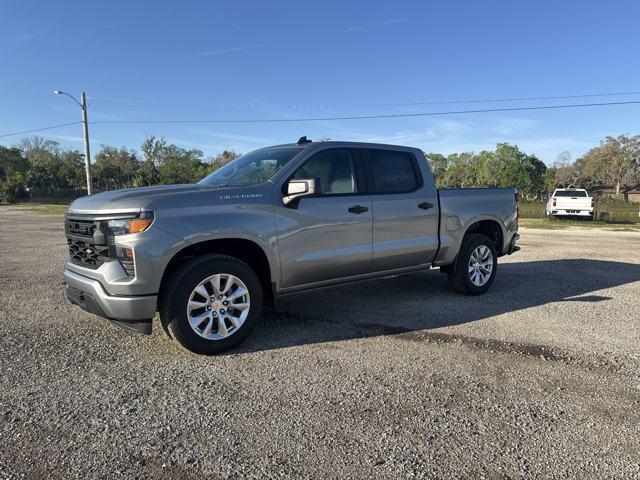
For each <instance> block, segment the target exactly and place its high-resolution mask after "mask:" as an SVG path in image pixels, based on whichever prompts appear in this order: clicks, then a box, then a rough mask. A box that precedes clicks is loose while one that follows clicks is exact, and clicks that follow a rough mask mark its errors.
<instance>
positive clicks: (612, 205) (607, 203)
mask: <svg viewBox="0 0 640 480" xmlns="http://www.w3.org/2000/svg"><path fill="white" fill-rule="evenodd" d="M595 205H596V206H595V219H596V220H602V221H607V222H633V223H637V222H640V204H637V203H625V202H624V201H622V200H617V199H615V198H611V197H605V196H601V197H596V202H595ZM545 210H546V203H545V202H529V201H522V202H520V216H521V217H522V218H545V216H546V214H545Z"/></svg>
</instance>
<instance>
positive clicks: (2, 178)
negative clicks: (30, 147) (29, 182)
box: [0, 146, 29, 203]
mask: <svg viewBox="0 0 640 480" xmlns="http://www.w3.org/2000/svg"><path fill="white" fill-rule="evenodd" d="M28 171H29V162H28V160H27V159H26V158H25V157H24V155H23V154H22V152H21V150H20V149H19V148H16V147H13V148H6V147H3V146H0V200H2V201H5V202H9V203H11V202H14V201H15V200H16V199H17V198H18V197H20V195H22V194H23V193H24V186H25V180H26V178H27V173H28Z"/></svg>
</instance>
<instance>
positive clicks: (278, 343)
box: [230, 259, 640, 354]
mask: <svg viewBox="0 0 640 480" xmlns="http://www.w3.org/2000/svg"><path fill="white" fill-rule="evenodd" d="M638 280H640V265H639V264H632V263H622V262H611V261H604V260H589V259H568V260H541V261H532V262H517V263H506V264H500V265H499V266H498V274H497V277H496V280H495V282H494V284H493V286H492V287H491V289H490V290H489V292H487V293H486V294H485V295H481V296H478V297H471V296H465V295H461V294H458V293H455V292H453V291H451V290H450V289H449V286H448V283H447V279H446V277H445V276H444V275H441V274H440V273H439V272H437V271H424V272H416V273H412V274H407V275H402V276H398V277H393V278H386V279H379V280H375V281H366V282H359V283H353V284H348V285H342V286H338V287H332V288H328V289H324V290H317V291H314V292H307V293H301V294H297V295H290V296H286V297H283V298H282V299H281V301H280V302H279V306H278V309H277V310H276V311H270V312H266V313H265V314H264V315H263V318H262V319H261V320H260V322H259V323H258V325H257V327H256V329H255V331H254V332H253V334H252V335H251V336H250V337H249V338H248V339H247V340H246V341H245V342H244V343H243V344H242V345H241V346H239V347H238V348H237V349H234V350H233V351H232V352H230V353H236V354H237V353H242V352H251V351H260V350H271V349H278V348H285V347H292V346H298V345H308V344H319V343H325V342H335V341H340V340H350V339H356V338H365V337H375V336H380V335H391V334H407V333H410V332H421V331H428V330H430V329H434V328H438V327H446V326H450V325H458V324H462V323H468V322H475V321H477V320H482V319H485V318H489V317H493V316H496V315H501V314H505V313H510V312H517V311H519V310H524V309H527V308H531V307H538V306H544V305H549V304H552V303H557V302H567V303H569V302H592V303H594V305H593V307H592V308H606V302H607V301H609V300H611V297H609V296H606V295H600V294H594V293H593V292H597V291H599V290H603V289H607V288H611V287H616V286H619V285H624V284H627V283H631V282H636V281H638ZM568 311H569V310H567V312H568ZM557 321H559V322H562V321H563V318H562V316H559V317H558V318H557ZM434 334H435V333H434Z"/></svg>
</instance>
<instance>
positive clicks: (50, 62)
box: [0, 0, 640, 163]
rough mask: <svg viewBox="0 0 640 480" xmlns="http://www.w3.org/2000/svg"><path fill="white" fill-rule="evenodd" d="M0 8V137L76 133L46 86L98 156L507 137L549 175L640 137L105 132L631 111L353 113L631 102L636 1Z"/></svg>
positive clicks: (527, 126)
mask: <svg viewBox="0 0 640 480" xmlns="http://www.w3.org/2000/svg"><path fill="white" fill-rule="evenodd" d="M0 12H1V16H2V19H3V22H2V23H3V28H2V29H1V30H0V45H1V47H0V65H2V69H1V70H0V135H1V134H4V133H11V132H15V131H20V130H28V129H31V128H38V127H45V126H48V125H53V124H59V123H66V122H72V121H75V120H79V117H80V112H79V108H78V107H77V105H75V104H74V103H73V102H72V101H71V100H70V99H68V98H66V97H61V96H56V95H53V94H52V90H54V89H56V88H59V89H62V90H65V91H68V92H70V93H73V94H74V95H76V96H77V95H78V94H79V92H80V91H81V90H85V91H86V92H87V94H88V95H89V97H90V98H91V100H90V106H89V120H90V121H95V122H97V123H96V124H95V125H91V127H90V131H91V139H92V149H93V153H95V152H96V151H97V149H98V148H99V147H100V145H101V144H111V145H116V146H121V145H123V146H128V147H134V148H139V146H140V144H141V143H142V141H143V140H144V138H145V136H146V135H149V134H153V135H156V136H164V137H166V138H167V139H168V140H169V141H171V142H173V143H176V144H178V145H180V146H182V147H185V148H191V147H193V148H199V149H201V150H203V151H204V152H205V153H206V154H214V153H216V152H219V151H221V150H223V149H225V148H233V149H235V150H237V151H241V152H243V151H247V150H250V149H253V148H257V147H261V146H265V145H268V144H273V143H285V142H291V141H295V140H296V139H297V138H298V137H300V136H301V135H307V136H308V137H310V138H312V139H317V138H319V137H330V138H331V139H335V140H365V141H379V142H385V143H396V144H404V145H412V146H417V147H420V148H423V149H424V150H426V151H430V152H443V153H450V152H456V151H479V150H482V149H486V148H492V147H493V146H494V145H495V143H496V142H498V141H508V142H513V143H517V144H518V145H520V146H521V148H522V149H523V150H525V151H526V152H528V153H533V154H536V155H538V156H539V157H540V158H541V159H543V160H544V161H545V162H547V163H551V162H553V161H554V160H555V159H556V156H557V155H558V153H560V152H562V151H564V150H568V151H570V152H571V154H572V155H573V157H574V158H576V157H578V156H579V155H580V154H582V153H584V152H585V151H586V150H588V149H589V148H590V147H591V146H595V145H597V143H598V142H599V140H600V139H601V138H603V137H605V136H607V135H617V134H620V133H634V134H638V133H640V122H639V120H640V105H626V106H611V107H595V108H588V109H571V110H546V111H521V112H500V113H484V114H456V115H449V116H440V117H411V118H398V119H377V120H359V121H346V120H341V121H338V120H336V121H331V122H306V123H276V124H124V125H123V124H113V123H112V124H109V123H101V122H106V121H114V120H116V121H117V120H211V119H247V118H282V119H285V118H298V117H332V116H352V115H375V114H392V113H416V112H429V111H443V110H461V109H469V108H473V109H477V108H492V107H496V106H507V107H514V106H529V105H543V104H553V103H576V102H578V103H586V102H590V101H621V100H640V94H636V95H626V96H615V97H601V98H600V97H599V98H587V99H573V100H572V99H567V100H553V101H552V100H546V101H543V100H538V101H529V102H509V103H500V104H496V103H474V104H457V105H456V104H449V105H405V106H377V107H372V106H361V105H362V104H385V103H412V102H430V101H448V100H465V99H470V100H473V99H486V98H511V97H531V96H536V97H537V96H553V95H580V94H593V93H609V92H633V91H640V58H639V57H640V28H638V25H637V23H638V18H640V3H639V2H636V1H628V2H625V1H615V2H601V1H600V2H595V1H530V2H524V1H513V0H511V1H483V2H480V1H450V2H426V1H416V2H403V1H395V2H352V1H346V0H342V1H339V2H338V1H333V0H330V1H324V2H313V3H311V2H309V3H306V4H304V2H278V1H272V2H242V1H235V2H231V1H229V2H226V1H216V2H214V1H195V0H194V1H181V2H177V1H175V2H167V1H159V0H157V1H155V2H131V1H114V0H111V1H109V2H86V1H83V2H77V1H62V2H48V1H44V0H43V1H40V2H34V1H28V0H21V1H15V0H5V1H4V2H2V6H0ZM354 104H355V105H358V106H353V105H354ZM81 134H82V131H81V126H80V125H73V126H69V127H64V128H59V129H55V130H49V131H46V132H41V133H39V134H38V135H41V136H43V137H46V138H50V139H53V140H57V141H59V142H60V143H61V144H63V145H65V146H69V147H72V148H78V149H80V148H81V147H82V143H81V142H82V139H81ZM19 139H20V136H16V137H5V138H0V144H4V145H11V144H14V143H16V142H17V141H19Z"/></svg>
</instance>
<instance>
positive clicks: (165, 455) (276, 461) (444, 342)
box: [0, 207, 640, 479]
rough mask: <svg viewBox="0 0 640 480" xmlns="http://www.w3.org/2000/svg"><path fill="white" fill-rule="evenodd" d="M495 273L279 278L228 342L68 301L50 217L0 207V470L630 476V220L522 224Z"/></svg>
mask: <svg viewBox="0 0 640 480" xmlns="http://www.w3.org/2000/svg"><path fill="white" fill-rule="evenodd" d="M521 234H522V242H521V245H522V248H523V249H522V251H521V252H519V253H518V254H516V255H513V256H511V257H507V258H502V259H501V264H500V266H499V269H498V270H499V271H498V276H497V278H496V281H495V283H494V285H493V287H492V289H491V290H490V292H489V293H488V294H486V295H484V296H482V297H474V298H471V297H465V296H461V295H458V294H454V293H452V292H450V291H449V290H448V288H447V284H446V279H445V277H444V276H442V275H440V274H439V273H437V272H435V271H433V272H423V273H416V274H411V275H406V276H402V277H397V278H391V279H384V280H379V281H376V282H365V283H360V284H355V285H350V286H344V287H339V288H332V289H327V290H323V291H317V292H313V293H306V294H300V295H297V296H289V297H286V298H284V299H283V301H282V304H281V307H280V310H279V311H278V312H277V313H271V314H268V315H265V317H264V319H263V320H262V321H261V322H260V324H259V325H258V327H257V328H256V330H255V331H254V333H253V335H252V336H251V337H250V338H249V339H248V340H247V341H246V342H245V343H244V344H243V345H242V346H241V347H240V348H238V349H236V350H234V351H232V352H230V353H229V354H226V355H222V356H218V357H213V358H207V357H198V356H196V355H192V354H189V353H187V352H185V351H183V350H181V349H179V348H178V347H177V346H176V345H175V344H174V343H173V342H172V341H170V340H169V339H168V338H167V337H165V335H164V333H163V331H162V328H160V327H159V324H158V322H156V323H155V324H154V333H153V335H152V336H150V337H145V336H139V335H135V334H131V333H128V332H125V331H122V330H120V329H118V328H116V327H114V326H112V325H111V324H110V323H109V322H107V321H105V320H102V319H99V318H97V317H94V316H92V315H89V314H86V313H84V312H82V311H81V310H79V309H78V308H76V307H73V306H72V305H70V304H68V303H67V301H66V300H65V299H64V297H63V293H62V288H61V270H62V266H63V262H64V257H65V240H64V237H63V233H62V217H60V216H43V215H38V214H35V213H30V212H27V211H24V210H18V209H15V208H8V207H1V209H0V338H1V340H0V373H1V375H0V477H1V478H49V479H54V478H82V479H86V478H114V477H117V476H121V477H122V478H157V479H160V478H265V477H306V478H309V477H322V478H340V479H343V478H394V479H395V478H405V477H406V478H412V477H415V478H460V477H466V478H489V479H502V478H568V477H569V478H579V479H583V478H593V477H598V478H640V427H639V425H640V374H639V372H640V342H639V340H640V316H639V315H638V311H639V307H640V254H639V253H638V252H640V234H638V233H635V232H613V231H603V230H597V231H596V230H577V229H574V230H566V231H544V230H522V231H521Z"/></svg>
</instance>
